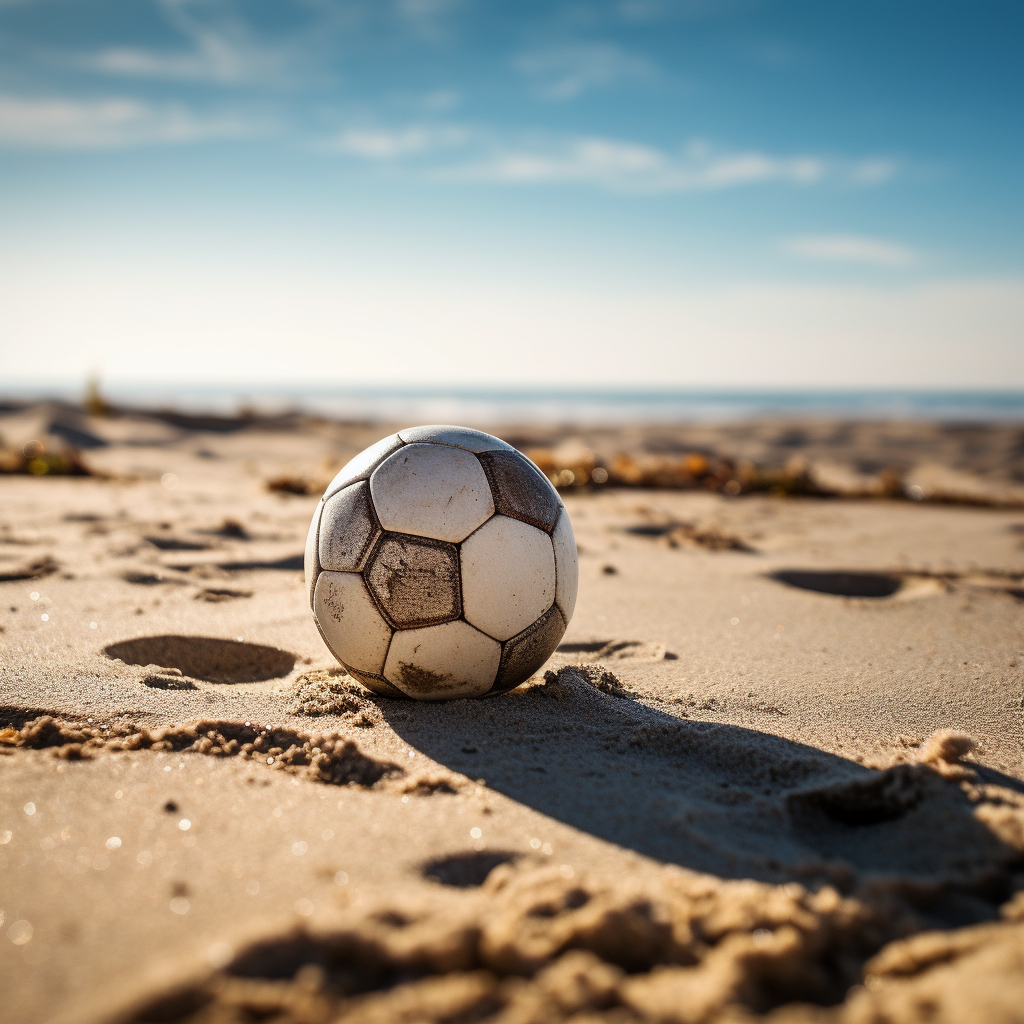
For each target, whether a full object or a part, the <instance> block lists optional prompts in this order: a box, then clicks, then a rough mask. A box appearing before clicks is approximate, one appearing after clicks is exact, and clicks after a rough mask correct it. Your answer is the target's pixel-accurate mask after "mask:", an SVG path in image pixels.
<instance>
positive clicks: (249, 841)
mask: <svg viewBox="0 0 1024 1024" xmlns="http://www.w3.org/2000/svg"><path fill="white" fill-rule="evenodd" d="M51 412H52V410H51V411H50V412H47V411H45V410H44V412H42V413H40V412H39V411H38V410H36V411H32V410H15V411H14V412H13V413H12V414H11V415H10V416H7V417H4V416H0V435H3V437H4V438H5V439H8V440H9V441H10V442H12V443H16V444H22V443H23V439H22V436H21V435H22V434H24V433H25V432H28V433H30V434H31V433H32V431H35V432H36V433H37V434H42V433H44V432H45V431H46V430H49V429H50V426H52V423H51V422H50V421H48V420H47V416H50V415H51ZM33 416H35V417H36V419H35V420H33V419H32V417H33ZM76 422H77V424H78V426H77V427H76V428H75V429H78V430H79V431H80V432H81V433H82V434H85V435H87V436H89V437H93V438H94V439H98V441H99V442H100V443H97V444H95V445H94V446H93V447H91V448H86V447H83V448H82V451H83V459H84V460H85V462H84V464H85V465H86V466H87V467H88V468H89V469H91V470H92V471H93V472H94V475H91V476H90V475H83V476H72V475H68V476H63V475H43V476H39V477H37V476H32V475H0V629H2V632H0V1007H2V1010H0V1017H2V1019H3V1020H4V1021H5V1022H7V1021H10V1022H12V1024H29V1022H33V1024H34V1022H47V1024H50V1022H52V1024H65V1022H66V1024H71V1022H75V1024H114V1022H124V1024H128V1022H136V1024H142V1022H155V1021H168V1022H179V1021H180V1022H190V1024H221V1022H223V1024H228V1022H230V1024H242V1022H252V1021H273V1022H276V1024H320V1022H324V1024H327V1022H335V1021H337V1022H380V1024H385V1022H409V1024H413V1022H416V1024H420V1022H431V1024H432V1022H438V1024H440V1022H448V1024H470V1022H494V1024H499V1022H500V1024H547V1022H552V1024H554V1022H567V1021H573V1022H575V1024H585V1022H597V1021H615V1022H663V1024H670V1022H672V1024H683V1022H685V1024H739V1022H750V1021H754V1020H764V1021H769V1022H772V1024H782V1022H794V1024H795V1022H816V1024H817V1022H828V1024H897V1022H915V1024H917V1022H920V1024H925V1022H928V1024H954V1022H956V1024H973V1022H977V1024H1009V1022H1019V1021H1024V781H1022V780H1024V756H1022V751H1024V742H1022V741H1024V667H1022V666H1024V546H1022V541H1024V513H1022V512H1021V511H1018V510H1016V509H1015V508H1014V507H1012V502H1011V501H1010V500H1009V498H1007V500H1005V501H1003V502H1002V503H1001V505H1000V503H999V502H996V503H994V504H995V506H996V507H984V506H983V505H982V504H981V503H975V504H973V505H972V504H963V505H958V504H952V503H929V502H927V501H924V502H915V501H910V500H895V499H894V500H886V499H883V498H876V499H867V498H865V499H863V500H843V499H835V498H832V499H824V498H814V497H796V498H786V497H780V496H773V495H771V494H761V493H758V494H743V495H740V496H737V497H729V496H726V495H720V494H717V493H710V492H709V491H701V490H692V491H660V490H651V489H645V488H614V487H607V488H603V489H597V490H590V489H580V490H574V489H569V490H566V491H564V492H563V497H564V500H565V504H566V508H567V510H568V512H569V514H570V516H571V518H572V522H573V527H574V530H575V533H576V537H577V541H578V544H579V550H580V587H579V599H578V603H577V606H576V612H575V616H574V618H573V620H572V622H571V623H570V626H569V629H568V632H567V633H566V636H565V638H564V641H563V643H562V644H561V646H560V647H559V650H558V651H557V652H556V654H555V655H554V656H553V658H552V659H551V661H550V662H549V663H548V665H547V666H545V671H543V672H541V673H539V674H538V675H537V676H535V677H533V678H532V679H531V680H530V681H528V682H527V683H525V684H524V685H522V686H521V687H519V688H517V689H516V690H514V691H512V692H511V693H509V694H507V695H505V696H501V697H497V698H494V699H490V700H477V701H467V700H460V701H453V702H450V703H440V704H428V705H423V704H418V703H414V702H411V701H403V700H392V699H388V698H385V697H380V696H376V695H374V694H372V693H370V692H368V691H367V690H366V689H364V688H363V687H362V686H361V685H360V684H359V683H358V682H356V681H355V680H353V679H351V678H350V677H348V676H346V675H345V674H344V672H343V671H342V670H340V669H339V668H338V667H337V666H336V665H335V664H334V663H333V660H332V658H331V656H330V654H329V652H328V651H327V650H326V648H325V647H324V645H323V642H322V641H321V639H320V637H319V635H318V633H317V631H316V628H315V626H314V624H313V622H312V619H311V617H310V615H309V612H308V603H307V596H306V593H305V589H304V583H303V577H302V550H303V543H304V538H305V533H306V528H307V525H308V522H309V517H310V515H311V514H312V511H313V508H314V506H315V504H316V501H317V498H318V494H307V493H303V492H304V490H305V488H304V486H298V485H296V486H295V487H293V488H291V489H290V490H289V488H287V487H284V488H279V489H278V490H276V491H271V490H268V488H267V483H268V481H273V480H278V481H280V480H282V479H286V480H296V481H321V480H322V481H323V482H326V481H327V480H328V479H330V477H331V476H332V475H333V473H334V472H336V470H337V468H338V467H339V466H340V465H341V463H343V462H344V461H345V460H346V459H347V458H348V457H349V456H350V455H351V454H354V452H356V451H358V450H359V449H361V448H363V447H365V446H366V445H367V444H369V443H371V442H372V441H374V440H376V439H377V438H378V437H380V436H383V435H384V434H386V433H389V432H390V431H391V430H393V429H394V426H393V425H392V426H389V425H379V426H378V425H343V424H327V423H316V422H313V421H306V420H301V419H299V418H292V419H287V418H285V419H284V420H282V421H280V422H270V421H265V422H264V421H261V422H258V423H252V422H250V423H245V422H239V421H228V420H225V421H217V420H213V419H211V420H209V421H206V422H201V423H197V422H195V421H184V420H182V421H181V422H175V421H173V418H170V419H168V418H166V417H165V418H163V419H160V418H151V417H145V416H141V415H140V416H135V417H130V416H126V417H120V418H116V419H104V420H95V419H93V420H90V419H88V418H86V417H81V418H80V419H79V420H77V421H76ZM58 426H59V424H58ZM783 427H784V428H785V430H788V431H790V432H791V433H790V435H789V441H788V442H787V443H786V444H785V445H783V444H780V443H779V437H780V435H781V432H782V430H783ZM897 427H898V429H897ZM62 429H63V428H62ZM66 429H67V430H70V429H71V428H70V427H67V428H66ZM701 429H702V430H703V429H704V428H701ZM712 429H713V428H707V430H708V431H710V430H712ZM714 429H715V430H717V434H716V435H715V439H714V445H719V446H720V447H719V448H716V449H714V450H715V451H719V452H720V453H721V454H722V455H723V456H725V455H729V456H735V457H736V458H741V457H743V458H757V459H759V460H764V461H765V462H772V461H775V462H784V461H785V460H786V459H791V458H792V456H793V454H794V453H795V454H798V455H802V456H804V457H806V458H807V459H808V460H809V461H811V462H813V461H814V460H815V459H819V458H823V456H821V455H820V453H819V452H818V450H817V449H816V448H815V447H814V446H815V445H819V444H824V442H823V441H822V440H821V438H822V437H824V436H825V428H824V426H820V425H819V427H809V426H805V427H802V428H800V429H803V430H805V437H804V439H803V441H801V440H800V439H799V438H797V437H796V436H795V435H794V434H792V431H794V430H796V429H797V427H795V426H793V425H791V424H790V425H781V426H780V425H779V424H771V423H769V424H762V425H760V426H757V425H747V426H744V427H743V428H739V427H737V428H729V430H733V434H730V433H729V430H727V429H726V428H714ZM835 429H836V430H837V429H838V428H835ZM978 429H979V430H980V428H978ZM673 431H674V432H673ZM886 431H888V433H886ZM901 431H902V433H901ZM1000 431H1002V432H1000ZM19 432H20V433H19ZM1007 432H1010V434H1012V430H1011V428H999V430H996V431H991V432H989V433H988V434H985V433H984V432H982V433H980V434H977V435H972V437H973V443H974V444H975V455H976V460H975V462H974V463H972V462H971V458H970V453H969V450H968V449H969V448H970V445H968V444H966V443H961V442H962V441H963V438H962V437H960V439H959V440H957V438H956V437H954V436H953V435H952V434H951V433H950V431H949V430H946V429H945V428H939V427H929V426H928V425H922V424H915V425H904V426H902V427H899V425H897V426H895V427H894V426H890V427H882V426H878V425H865V426H857V425H852V426H851V425H848V429H847V431H846V433H845V434H843V435H842V436H843V437H845V438H846V441H844V444H846V445H847V447H846V448H842V446H840V445H839V444H838V443H836V444H833V446H832V449H833V456H834V458H833V463H834V466H838V467H839V468H838V469H836V470H835V471H836V472H839V471H840V470H842V471H843V472H847V473H852V474H856V473H860V474H862V475H863V474H864V473H867V472H879V471H880V470H881V468H884V467H885V466H887V465H894V464H895V463H896V461H898V460H896V459H893V458H889V459H887V458H886V453H887V452H888V453H890V454H891V453H892V451H893V450H895V448H898V445H897V444H896V442H895V441H893V438H894V437H896V438H897V440H898V438H899V437H902V438H904V441H905V442H906V443H907V444H910V442H909V441H907V438H910V439H912V440H913V444H912V445H910V447H911V448H913V450H914V452H916V454H915V455H914V456H913V458H910V456H908V457H907V461H906V463H905V464H904V465H902V466H901V470H902V471H905V472H906V473H907V474H911V473H913V472H916V471H919V470H920V467H921V466H925V465H927V466H931V467H932V469H931V470H929V471H930V472H933V474H934V475H935V476H936V477H941V478H942V479H943V480H944V481H945V483H944V484H943V487H944V488H946V490H947V491H948V490H950V488H952V487H953V485H954V484H956V481H958V480H959V481H960V484H956V486H963V487H967V484H970V486H971V487H974V488H975V493H981V492H982V491H984V492H985V493H986V494H994V493H996V491H999V493H1001V494H1002V495H1003V496H1004V497H1005V496H1010V497H1011V498H1012V496H1013V495H1014V494H1015V493H1016V491H1015V488H1018V487H1019V480H1018V479H1017V477H1016V476H1015V474H1018V473H1019V472H1020V467H1017V466H1016V463H1014V462H1013V459H1012V458H1010V457H1009V456H1008V455H1007V454H1006V453H1007V452H1008V451H1010V449H1011V448H1012V445H1011V444H1010V441H1009V440H1007V437H1008V436H1009V434H1007ZM499 433H501V435H502V436H504V437H506V438H508V439H510V440H514V441H515V443H516V444H517V445H521V446H522V447H524V448H527V447H531V446H535V447H545V446H546V447H547V448H548V449H550V450H552V451H554V450H557V449H559V447H561V450H562V451H563V452H569V453H570V454H571V452H572V451H579V450H581V449H585V448H587V447H588V446H590V447H591V450H592V451H598V450H599V449H600V451H601V452H603V453H605V454H604V455H602V458H606V459H607V460H611V459H613V458H614V457H615V454H616V453H617V452H623V453H632V457H633V458H634V460H640V459H641V458H643V457H645V452H646V453H647V454H651V453H652V452H654V451H655V449H657V447H658V444H661V445H662V447H663V448H664V446H665V445H667V443H668V442H667V441H666V440H665V439H666V437H667V436H668V435H669V434H672V436H673V437H674V441H673V444H675V445H677V446H678V451H681V452H685V450H686V447H687V445H688V444H696V443H697V442H695V441H693V440H692V439H690V440H688V439H687V436H686V434H685V431H684V430H683V428H678V429H676V428H673V430H671V431H670V430H668V428H666V429H665V430H660V431H654V430H653V428H648V429H647V430H646V432H645V431H641V430H639V428H638V429H637V430H627V429H623V430H621V431H619V432H618V433H615V432H612V431H602V432H591V433H590V434H587V433H586V432H576V433H571V432H562V434H561V435H559V434H558V433H557V432H556V431H553V430H552V431H548V432H547V433H545V432H542V431H540V430H538V429H536V428H533V429H525V428H522V429H508V430H505V431H499ZM1004 435H1005V436H1004ZM46 436H47V437H51V436H52V435H51V434H47V435H46ZM829 436H835V430H833V435H829ZM658 438H660V439H661V440H660V441H659V440H658ZM730 438H731V440H730ZM737 438H739V439H740V440H742V443H743V444H746V445H747V446H748V448H747V450H745V452H742V451H739V450H738V446H739V444H740V441H739V440H737ZM886 438H888V443H887V441H886ZM979 438H980V440H979ZM705 440H706V441H707V444H706V445H705V446H704V449H703V450H704V451H705V452H708V451H710V450H711V448H712V447H713V445H712V443H711V440H709V439H707V438H706V439H705ZM1011 440H1012V438H1011ZM80 441H81V438H79V442H80ZM729 444H733V445H734V446H736V447H735V450H732V451H729V450H727V449H728V445H729ZM756 445H760V446H761V448H760V449H758V452H754V451H753V449H754V447H755V446H756ZM1000 446H1002V447H1000ZM783 449H784V450H783ZM840 449H841V450H840ZM908 450H909V449H907V448H905V449H901V451H903V452H904V454H905V453H906V451H908ZM1020 450H1024V449H1020ZM837 452H838V454H836V453H837ZM1000 453H1002V454H1001V455H1000ZM709 457H710V456H709ZM900 457H901V458H902V456H900ZM1014 458H1019V453H1018V455H1017V456H1014ZM566 460H567V462H571V459H570V458H569V456H566ZM915 467H916V468H915ZM168 474H170V475H168ZM943 474H945V476H943ZM908 478H909V477H908ZM951 481H952V483H951ZM965 481H966V483H965ZM1000 489H1001V490H1000ZM295 492H298V493H295Z"/></svg>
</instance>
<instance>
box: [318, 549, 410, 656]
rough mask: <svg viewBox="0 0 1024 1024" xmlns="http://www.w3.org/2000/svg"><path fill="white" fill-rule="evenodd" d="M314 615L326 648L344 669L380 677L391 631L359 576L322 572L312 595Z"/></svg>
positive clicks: (352, 573)
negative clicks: (325, 642)
mask: <svg viewBox="0 0 1024 1024" xmlns="http://www.w3.org/2000/svg"><path fill="white" fill-rule="evenodd" d="M313 615H314V616H315V617H316V622H317V625H318V626H319V627H320V632H321V633H322V634H323V637H324V640H326V641H327V646H328V647H330V649H331V651H332V652H333V653H334V655H335V657H336V658H338V659H339V660H340V661H341V662H342V664H343V665H345V667H346V668H354V669H356V670H357V671H360V672H367V673H369V674H371V675H380V674H381V670H382V669H383V668H384V659H385V658H386V657H387V653H388V644H389V643H390V642H391V627H390V626H389V625H388V624H387V623H386V622H385V621H384V618H383V616H382V615H381V614H380V612H379V611H378V610H377V606H376V604H374V602H373V598H372V597H370V592H369V591H368V590H367V589H366V584H365V583H364V582H363V577H362V576H360V575H359V573H356V572H331V571H330V570H328V569H325V570H324V571H323V572H321V573H320V576H319V578H318V579H317V581H316V590H315V591H314V592H313Z"/></svg>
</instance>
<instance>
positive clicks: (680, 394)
mask: <svg viewBox="0 0 1024 1024" xmlns="http://www.w3.org/2000/svg"><path fill="white" fill-rule="evenodd" d="M0 388H2V390H3V392H4V393H5V397H8V398H11V399H16V400H21V401H24V400H29V399H39V398H62V399H70V400H80V399H81V397H82V389H81V387H80V386H79V387H71V386H67V387H60V388H53V387H52V386H51V387H50V388H48V389H45V388H41V387H35V386H31V385H27V384H23V385H21V386H18V387H13V388H11V387H3V386H2V385H0ZM102 390H103V394H104V397H106V398H107V399H108V400H110V401H112V402H114V403H116V404H118V405H126V406H136V407H147V408H174V409H178V410H181V411H189V412H209V413H220V414H228V413H236V412H238V411H239V410H242V409H252V410H256V411H258V412H260V413H266V414H274V413H280V412H285V411H290V410H300V411H303V412H307V413H312V414H317V415H322V416H327V417H330V418H332V419H343V420H359V421H371V422H372V421H382V422H383V421H387V422H395V421H404V422H409V423H414V422H415V423H563V424H572V423H575V424H605V423H607V424H621V423H723V422H735V421H741V420H752V419H763V418H776V417H779V418H793V417H796V418H808V419H810V418H819V417H821V418H830V419H831V418H837V419H858V420H863V419H871V420H883V419H885V420H890V419H896V420H907V419H911V420H931V421H941V422H956V423H963V422H970V423H978V422H982V423H985V422H1024V391H977V390H971V391H953V390H943V391H939V390H911V389H907V390H867V389H849V390H846V389H829V390H809V389H796V388H794V389H790V390H742V389H729V388H721V389H711V388H688V389H664V390H655V389H650V390H626V389H622V390H615V389H570V388H558V389H556V388H550V389H548V388H536V389H513V388H508V389H501V388H487V387H480V388H469V387H458V388H439V387H424V388H375V387H348V388H344V387H331V386H326V385H314V384H311V385H307V386H297V385H288V386H280V387H268V386H266V385H250V386H244V385H239V386H235V387H226V386H223V385H189V384H180V385H178V384H137V385H118V384H111V385H109V386H104V387H103V389H102Z"/></svg>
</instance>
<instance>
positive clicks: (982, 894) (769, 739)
mask: <svg viewBox="0 0 1024 1024" xmlns="http://www.w3.org/2000/svg"><path fill="white" fill-rule="evenodd" d="M378 703H379V705H380V707H381V710H382V711H383V713H384V715H385V717H386V718H387V720H388V722H389V723H390V725H391V726H392V728H394V729H395V731H396V732H397V733H398V734H399V735H400V736H402V738H403V739H404V740H406V741H407V742H408V743H409V744H410V745H411V746H413V747H415V748H417V749H419V750H420V751H422V752H423V753H424V754H426V755H428V756H429V757H431V758H432V759H434V760H435V761H437V762H439V763H441V764H443V765H446V766H447V767H449V768H450V769H452V770H453V771H456V772H460V773H462V774H465V775H467V776H469V777H470V778H473V779H483V780H486V784H487V786H488V787H489V788H491V789H493V790H495V791H497V792H500V793H503V794H504V795H506V796H508V797H510V798H512V799H513V800H516V801H519V802H520V803H522V804H525V805H527V806H529V807H531V808H533V809H534V810H536V811H539V812H540V813H542V814H545V815H547V816H549V817H551V818H553V819H556V820H558V821H561V822H564V823H565V824H567V825H571V826H572V827H574V828H577V829H580V830H581V831H584V832H588V833H590V834H591V835H593V836H597V837H599V838H601V839H604V840H607V841H608V842H611V843H615V844H617V845H619V846H622V847H625V848H628V849H632V850H635V851H637V852H638V853H641V854H644V855H646V856H649V857H653V858H656V859H658V860H661V861H665V862H668V863H674V864H679V865H681V866H683V867H687V868H691V869H694V870H698V871H702V872H707V873H711V874H714V875H717V876H719V877H723V878H757V879H760V880H763V881H770V882H782V881H786V880H796V881H800V882H804V883H811V884H814V883H816V882H828V883H830V884H833V885H836V886H838V887H839V888H840V889H842V890H846V891H849V890H851V889H852V888H854V887H855V886H856V884H858V881H860V880H863V878H864V877H865V876H868V875H871V876H891V877H898V878H899V879H901V880H905V881H906V883H907V885H909V886H911V887H912V888H913V887H917V888H918V889H920V891H921V892H922V893H924V892H927V893H928V894H929V895H928V899H927V902H928V903H929V904H932V906H933V910H934V912H936V915H937V917H936V919H937V921H938V920H942V922H943V923H948V924H952V923H956V924H959V923H966V922H968V921H971V920H981V919H984V918H988V917H991V916H993V914H994V911H995V907H996V906H997V905H998V904H999V903H1000V902H1002V901H1003V900H1004V899H1006V898H1007V896H1008V893H1009V887H1010V885H1011V880H1010V876H1009V871H1010V870H1011V868H1012V862H1013V861H1014V859H1015V858H1018V857H1019V854H1017V853H1016V852H1015V851H1013V850H1011V849H1010V848H1009V847H1007V846H1006V845H1005V844H1004V843H1002V842H1001V841H1000V840H999V839H998V838H997V837H996V836H995V835H994V834H993V832H992V831H991V830H989V829H988V828H987V827H986V826H985V825H984V824H983V823H982V822H981V821H979V820H978V818H977V817H976V816H975V815H974V814H973V813H972V811H973V805H972V803H971V802H970V800H969V799H968V796H967V794H966V793H965V792H963V790H962V789H961V787H959V786H958V785H956V784H955V783H951V782H949V781H946V780H945V779H943V778H942V777H941V776H940V775H939V774H938V773H936V772H934V771H933V770H932V769H930V768H928V767H926V766H923V765H898V766H896V767H894V768H891V769H888V770H887V771H886V772H879V771H877V770H873V769H868V768H865V767H863V766H862V765H860V764H857V763H855V762H853V761H849V760H847V759H845V758H842V757H837V756H835V755H833V754H829V753H826V752H824V751H821V750H818V749H816V748H814V747H811V746H807V745H805V744H802V743H796V742H793V741H792V740H787V739H783V738H780V737H778V736H773V735H770V734H767V733H762V732H757V731H755V730H751V729H745V728H742V727H740V726H735V725H725V724H719V723H713V722H701V721H691V720H688V719H686V718H680V717H676V714H673V713H669V710H665V711H663V710H659V709H658V708H657V707H652V706H650V705H648V704H643V703H640V702H639V701H637V700H635V699H631V698H630V697H621V696H613V695H610V694H607V693H603V692H601V691H600V690H598V689H596V688H595V687H594V686H592V685H590V683H588V682H587V680H586V678H585V676H584V675H583V674H581V673H579V672H576V671H564V670H563V673H562V674H561V677H560V681H558V682H556V683H553V684H548V685H544V686H535V687H532V688H528V689H525V690H523V691H519V692H515V693H513V694H510V695H507V696H505V697H501V698H499V699H497V700H493V701H455V702H451V703H439V704H420V705H417V706H416V707H415V709H414V710H413V709H410V707H409V705H408V704H406V703H404V702H399V701H392V700H386V699H379V701H378ZM674 707H675V706H674V705H667V706H666V708H667V709H674ZM986 774H988V775H990V776H992V778H990V779H989V781H992V782H998V783H1000V784H1002V785H1008V786H1011V787H1012V788H1018V789H1019V788H1021V787H1020V783H1019V782H1017V781H1016V780H1012V779H1008V778H1006V777H1002V776H997V773H992V772H987V773H986ZM943 894H946V895H943Z"/></svg>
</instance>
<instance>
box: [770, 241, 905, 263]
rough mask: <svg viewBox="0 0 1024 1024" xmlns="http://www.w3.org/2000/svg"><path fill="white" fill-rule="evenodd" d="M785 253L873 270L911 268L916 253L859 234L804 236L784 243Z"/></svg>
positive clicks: (898, 245) (895, 244) (894, 244)
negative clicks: (866, 266) (880, 268)
mask: <svg viewBox="0 0 1024 1024" xmlns="http://www.w3.org/2000/svg"><path fill="white" fill-rule="evenodd" d="M783 249H784V251H786V252H788V253H790V254H792V255H793V256H800V257H802V258H804V259H809V260H822V261H826V262H832V263H867V264H870V265H872V266H876V267H910V266H913V265H914V264H915V263H916V262H917V261H918V258H919V257H918V254H917V253H916V252H915V251H914V250H913V249H909V248H907V247H906V246H904V245H900V244H898V243H897V242H887V241H885V240H884V239H881V238H864V237H862V236H860V235H803V236H801V237H799V238H790V239H788V240H787V241H786V242H784V243H783Z"/></svg>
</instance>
